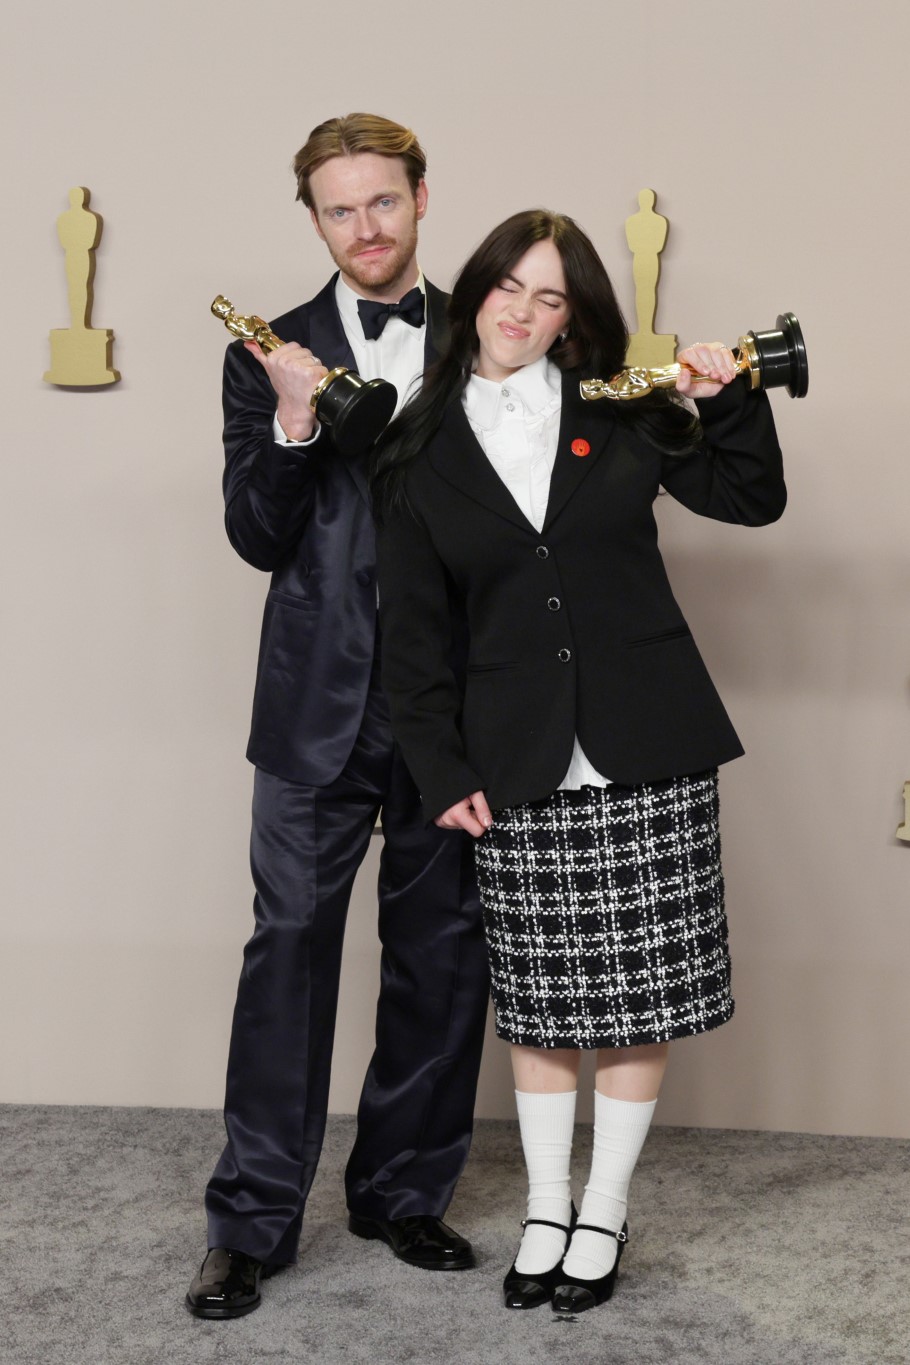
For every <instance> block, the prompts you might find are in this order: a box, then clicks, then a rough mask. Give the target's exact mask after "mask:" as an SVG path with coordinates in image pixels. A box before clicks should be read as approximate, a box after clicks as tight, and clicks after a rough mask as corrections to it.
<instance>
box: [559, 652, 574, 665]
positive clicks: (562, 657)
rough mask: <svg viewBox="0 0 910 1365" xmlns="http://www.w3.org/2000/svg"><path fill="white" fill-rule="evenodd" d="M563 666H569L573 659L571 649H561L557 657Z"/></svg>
mask: <svg viewBox="0 0 910 1365" xmlns="http://www.w3.org/2000/svg"><path fill="white" fill-rule="evenodd" d="M556 657H557V659H558V660H559V662H560V663H561V664H567V663H568V662H569V660H570V659H571V657H572V651H571V649H561V650H560V651H559V653H558V654H557V655H556Z"/></svg>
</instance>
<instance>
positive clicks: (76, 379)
mask: <svg viewBox="0 0 910 1365" xmlns="http://www.w3.org/2000/svg"><path fill="white" fill-rule="evenodd" d="M90 197H91V195H90V192H89V191H88V190H87V189H85V188H84V186H82V185H77V186H76V187H75V188H74V189H71V190H70V193H69V199H70V206H69V208H68V209H66V211H65V212H64V213H61V215H60V217H59V218H58V219H57V236H58V237H59V238H60V245H61V246H62V247H63V251H64V257H65V265H66V283H67V293H68V295H69V308H70V325H69V327H57V328H54V330H53V331H52V332H51V334H50V342H51V367H50V369H49V370H48V371H47V372H46V374H45V376H44V379H45V382H46V383H48V384H63V385H66V386H67V387H70V388H80V389H81V388H91V387H92V386H94V385H95V384H116V382H117V380H118V379H119V378H120V375H119V372H118V371H117V370H115V369H114V367H113V346H114V333H113V332H112V331H110V329H109V328H106V327H93V326H92V302H93V298H92V282H93V280H94V278H95V249H96V247H97V246H98V243H99V241H100V240H101V231H102V228H103V226H104V224H103V222H102V219H101V215H100V214H98V213H92V212H91V210H90V209H89V208H88V201H89V199H90Z"/></svg>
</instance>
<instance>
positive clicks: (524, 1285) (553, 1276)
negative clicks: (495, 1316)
mask: <svg viewBox="0 0 910 1365" xmlns="http://www.w3.org/2000/svg"><path fill="white" fill-rule="evenodd" d="M577 1218H578V1213H577V1211H576V1208H575V1205H574V1204H573V1205H572V1216H571V1221H570V1223H569V1226H568V1227H566V1226H565V1225H564V1224H563V1223H551V1222H550V1221H549V1219H548V1218H523V1219H522V1222H521V1226H522V1227H523V1228H526V1227H528V1226H529V1224H532V1223H541V1224H542V1225H543V1226H544V1227H547V1228H558V1229H559V1231H560V1232H564V1233H565V1234H566V1246H567V1247H568V1245H569V1239H570V1238H571V1236H572V1232H573V1231H574V1228H575V1221H576V1219H577ZM516 1259H517V1258H516ZM561 1276H562V1260H561V1259H560V1260H559V1261H557V1263H556V1265H554V1267H553V1269H552V1270H544V1271H541V1272H540V1273H539V1274H536V1275H527V1274H524V1275H523V1274H522V1273H521V1271H520V1270H516V1269H515V1262H514V1261H513V1262H512V1268H511V1269H510V1270H509V1272H508V1274H507V1275H506V1277H505V1279H504V1280H503V1282H502V1296H503V1302H504V1303H505V1306H506V1308H539V1307H540V1306H541V1304H543V1303H549V1302H550V1299H551V1298H552V1297H553V1290H554V1289H555V1288H556V1286H557V1285H558V1284H559V1282H560V1278H561Z"/></svg>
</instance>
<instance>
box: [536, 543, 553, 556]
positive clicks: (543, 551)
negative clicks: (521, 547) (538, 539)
mask: <svg viewBox="0 0 910 1365" xmlns="http://www.w3.org/2000/svg"><path fill="white" fill-rule="evenodd" d="M537 558H538V559H549V558H550V551H549V550H548V549H547V547H546V545H538V547H537Z"/></svg>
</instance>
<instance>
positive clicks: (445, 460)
mask: <svg viewBox="0 0 910 1365" xmlns="http://www.w3.org/2000/svg"><path fill="white" fill-rule="evenodd" d="M429 460H430V464H431V465H432V466H433V468H434V469H435V471H436V473H437V474H438V475H439V476H440V478H443V479H445V481H446V482H447V483H449V484H451V485H452V487H453V488H457V489H458V491H459V492H460V493H464V494H465V496H466V497H469V498H471V499H473V501H474V502H477V503H480V505H481V506H482V507H486V508H489V510H490V511H492V512H496V513H497V515H498V516H500V517H505V519H506V521H511V522H512V523H513V524H514V525H515V526H520V527H521V529H522V530H523V531H529V532H530V533H531V534H532V535H536V534H537V532H536V530H535V529H534V527H533V526H532V525H531V523H530V522H529V521H528V519H527V517H526V516H525V515H524V513H523V512H522V511H521V510H520V509H519V506H518V504H517V502H516V501H515V499H514V498H513V497H512V494H511V493H510V492H509V490H508V489H507V488H506V486H505V484H504V483H503V481H502V479H501V478H500V477H499V475H498V474H497V473H496V470H495V469H494V468H493V466H492V465H491V464H490V461H489V460H488V459H487V457H486V455H485V454H484V451H483V447H482V446H481V444H480V442H479V441H478V439H477V437H476V436H475V435H474V433H473V431H472V430H471V424H470V423H469V421H468V419H467V417H466V416H465V411H464V408H463V407H462V405H461V395H460V394H459V396H458V397H457V398H455V399H453V400H452V402H451V403H450V404H449V406H448V408H447V409H446V414H445V417H444V418H443V420H442V425H441V427H440V428H439V431H438V432H437V433H436V436H435V437H434V439H433V443H432V445H431V446H430V449H429Z"/></svg>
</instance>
